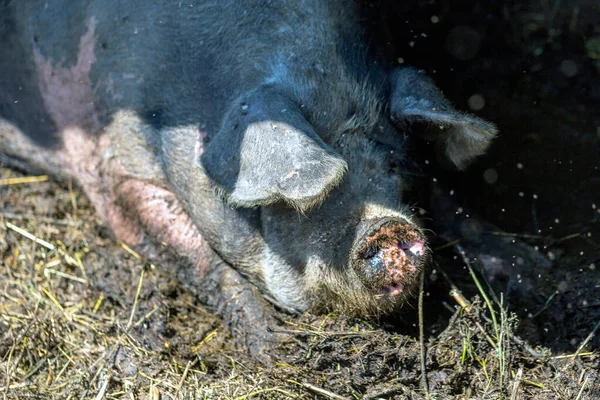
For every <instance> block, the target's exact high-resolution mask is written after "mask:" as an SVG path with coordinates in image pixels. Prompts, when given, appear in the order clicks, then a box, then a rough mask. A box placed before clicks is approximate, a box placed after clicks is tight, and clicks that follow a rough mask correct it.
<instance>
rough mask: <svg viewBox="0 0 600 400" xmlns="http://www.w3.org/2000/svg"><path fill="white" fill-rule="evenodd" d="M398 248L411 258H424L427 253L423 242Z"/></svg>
mask: <svg viewBox="0 0 600 400" xmlns="http://www.w3.org/2000/svg"><path fill="white" fill-rule="evenodd" d="M398 247H399V248H400V249H401V250H402V251H404V252H405V253H406V254H407V255H410V256H416V257H419V256H422V255H423V253H424V252H425V244H424V243H423V242H412V243H400V244H399V245H398Z"/></svg>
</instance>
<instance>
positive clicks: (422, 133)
mask: <svg viewBox="0 0 600 400" xmlns="http://www.w3.org/2000/svg"><path fill="white" fill-rule="evenodd" d="M289 79H290V80H291V81H287V82H285V83H284V84H272V83H268V84H264V85H261V86H259V87H257V88H254V89H252V90H250V91H249V92H247V93H244V94H243V95H241V96H240V97H239V98H237V99H235V101H233V104H232V106H231V108H230V109H229V110H228V113H227V114H226V116H225V118H224V122H223V124H222V126H221V128H220V130H219V131H218V132H217V133H216V134H215V135H214V136H213V137H212V138H211V139H210V141H208V143H206V145H205V146H203V149H202V150H201V151H200V152H197V153H195V154H194V156H193V157H188V158H185V157H181V155H182V154H184V153H185V148H186V147H187V148H191V147H193V146H194V145H196V147H197V143H195V142H196V140H197V139H194V140H192V141H189V140H186V139H185V138H184V137H182V136H185V133H181V134H178V133H177V132H171V134H170V135H168V138H165V137H163V139H166V140H165V143H166V146H164V150H165V156H166V163H165V165H166V168H167V170H168V175H169V176H170V177H171V180H172V181H174V182H175V184H174V186H175V188H176V189H175V190H176V191H177V188H185V190H184V191H179V192H178V197H179V198H181V199H183V201H184V203H185V204H186V208H187V209H188V210H189V211H190V215H191V216H192V218H194V219H195V221H196V222H197V224H198V225H199V226H203V227H205V228H204V230H205V232H206V231H208V232H210V233H208V237H209V238H210V239H209V240H210V241H211V244H212V246H213V247H214V248H215V249H216V250H217V252H218V253H219V254H220V255H221V256H222V257H223V258H224V259H225V260H227V261H228V262H230V263H231V264H233V265H235V266H236V267H237V268H238V269H239V270H240V271H242V273H243V274H244V275H246V276H247V277H249V278H250V280H252V281H253V282H254V283H255V284H256V285H257V286H259V287H260V288H261V289H262V290H263V291H264V292H265V293H268V294H269V295H270V296H272V297H273V298H274V299H275V300H276V301H278V302H279V303H280V304H282V305H284V306H285V307H287V308H289V309H294V310H297V311H304V310H307V309H313V310H323V309H331V308H337V309H342V310H343V311H345V312H349V313H356V314H360V315H378V314H380V313H382V312H390V311H392V310H396V309H398V308H400V307H401V306H402V305H403V304H405V303H406V300H407V298H408V296H410V295H411V294H412V292H413V290H414V289H415V286H416V282H417V281H418V277H419V273H420V271H421V270H422V268H423V267H424V265H425V263H426V261H427V259H428V247H427V243H426V239H425V236H424V235H423V233H422V232H421V230H420V228H419V225H418V221H417V220H416V218H415V216H414V215H413V214H414V213H413V212H412V211H411V209H410V208H409V207H408V206H406V205H405V204H403V203H402V191H403V188H404V187H405V186H406V185H407V182H406V175H403V168H404V166H405V165H406V163H407V157H410V155H407V154H406V150H407V148H408V139H409V136H414V137H417V138H418V137H421V138H422V139H423V140H432V141H434V142H435V143H436V145H437V147H438V148H439V150H440V153H441V154H442V156H443V157H445V159H446V160H447V161H448V162H450V163H452V164H453V165H454V166H456V167H457V168H463V167H464V166H465V165H466V164H467V163H468V162H469V161H470V160H471V159H473V158H474V157H476V156H478V155H480V154H482V153H483V152H484V151H485V150H486V149H487V147H488V145H489V143H490V141H491V139H492V137H493V136H494V135H495V129H494V127H493V126H492V125H491V124H489V123H486V122H483V121H481V120H479V119H477V118H476V117H473V116H470V115H466V114H463V113H460V112H458V111H456V110H454V109H453V108H452V107H451V106H450V104H449V103H448V102H447V100H445V99H444V97H443V96H442V95H441V93H440V91H439V89H437V88H436V87H435V85H434V84H433V82H432V81H431V80H430V79H429V78H428V77H427V76H426V75H425V74H424V73H423V71H419V70H416V69H413V68H402V69H397V70H394V71H393V72H392V73H391V74H390V75H389V78H388V79H387V80H385V81H384V82H385V83H384V84H382V85H381V86H380V87H377V86H370V85H369V84H368V82H364V81H363V80H358V81H353V80H350V79H347V80H341V81H338V85H337V86H336V88H335V89H331V90H330V91H328V93H327V92H325V91H322V92H320V93H319V95H318V96H317V99H310V98H303V97H302V96H303V93H304V92H305V91H304V90H299V87H301V85H305V84H306V83H303V82H302V81H300V82H295V81H294V80H293V78H289ZM322 84H323V85H324V84H325V83H324V82H323V83H322ZM307 104H310V106H307ZM411 126H417V127H419V129H418V130H416V131H413V132H410V127H411ZM170 154H173V156H169V155H170ZM197 188H203V189H202V192H201V193H198V191H197V190H195V189H197ZM206 188H210V193H207V190H206ZM215 196H217V197H218V198H215ZM207 199H211V200H210V203H215V204H217V205H218V206H217V207H214V206H207V204H208V203H209V201H207ZM223 206H225V207H223ZM219 220H220V222H218V223H215V221H219ZM232 221H235V223H234V222H232Z"/></svg>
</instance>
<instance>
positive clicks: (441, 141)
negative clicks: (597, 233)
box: [0, 0, 495, 316]
mask: <svg viewBox="0 0 600 400" xmlns="http://www.w3.org/2000/svg"><path fill="white" fill-rule="evenodd" d="M0 15H2V17H1V18H2V19H1V20H0V42H1V43H3V46H2V47H0V95H1V97H0V161H1V162H3V163H7V164H9V165H12V166H15V167H20V168H24V169H26V170H29V171H46V172H49V173H52V174H54V175H55V176H56V177H58V178H63V179H67V178H72V179H75V180H76V181H77V182H78V183H79V184H80V185H81V187H82V188H83V189H84V190H85V191H86V193H87V195H88V196H89V197H90V199H91V200H92V202H93V203H94V204H95V206H96V208H97V209H98V212H99V213H100V214H101V216H102V217H103V218H104V219H105V221H106V223H107V224H108V225H109V226H110V227H111V229H112V230H113V232H114V233H115V235H116V236H117V237H118V238H119V239H121V240H123V241H124V242H126V243H128V244H129V245H132V246H137V247H138V248H140V249H141V250H142V251H144V252H145V254H146V255H148V256H150V257H151V256H152V255H153V254H154V253H155V252H157V251H160V250H161V248H162V247H163V246H167V247H169V248H171V249H172V250H174V251H175V252H176V253H178V254H179V255H181V256H182V258H183V259H184V260H185V261H186V262H187V263H189V264H191V265H193V266H194V267H195V268H196V269H195V271H196V274H195V277H194V279H198V280H199V281H201V280H202V279H203V277H208V278H207V279H209V278H210V279H212V280H213V282H214V280H215V279H216V281H218V282H220V281H219V279H225V278H223V276H226V275H227V276H229V275H228V274H230V272H227V273H223V274H222V273H215V270H214V268H216V267H215V265H218V266H219V267H218V268H226V267H224V265H225V264H223V263H222V262H216V261H215V260H217V259H222V260H224V261H225V262H226V263H227V264H228V265H231V266H233V267H234V268H235V269H236V270H237V271H239V272H240V273H241V274H242V275H244V276H245V277H246V278H247V279H248V280H250V281H251V282H252V283H253V284H254V285H255V286H256V287H258V288H259V289H260V290H261V291H262V292H263V293H264V294H266V295H268V296H269V297H270V298H272V299H273V301H274V302H275V303H277V304H279V305H281V306H282V308H284V309H288V310H294V311H304V310H308V309H313V310H322V309H331V308H338V309H343V310H345V311H349V312H353V313H357V314H360V315H365V316H368V315H377V314H379V313H382V312H390V311H393V310H396V309H398V308H400V307H401V306H402V305H403V304H404V303H405V301H406V298H407V296H409V295H410V293H411V291H412V290H413V289H414V287H415V284H416V282H417V281H418V276H419V272H420V270H421V269H422V268H423V266H424V265H425V263H426V260H427V254H428V250H427V244H426V241H425V237H424V235H423V234H422V233H421V231H420V229H419V227H418V223H417V221H415V219H414V218H413V217H412V215H411V212H410V210H409V209H408V207H406V206H404V205H403V203H402V191H403V189H404V187H405V185H406V182H405V177H404V176H403V174H402V172H403V170H404V168H405V167H404V165H405V163H406V159H407V155H406V151H407V149H408V147H407V146H408V138H409V136H410V138H411V139H412V138H415V139H423V140H429V141H434V142H435V143H436V145H437V148H438V149H439V153H440V155H441V157H442V158H443V159H444V160H446V162H448V163H449V164H451V165H454V166H455V167H457V168H464V167H465V166H466V165H467V164H468V162H469V161H470V160H472V159H473V158H474V157H476V156H479V155H481V154H483V153H484V152H485V150H486V149H487V147H488V146H489V143H490V141H491V140H492V138H493V137H494V135H495V128H494V127H493V126H492V125H491V124H489V123H486V122H484V121H481V120H479V119H478V118H476V117H474V116H472V115H468V114H464V113H460V112H458V111H456V110H454V109H453V108H452V107H451V106H450V105H449V104H448V102H447V101H446V100H445V99H444V98H443V96H442V94H441V93H440V91H439V90H438V89H437V88H436V87H435V85H434V84H433V82H432V81H431V80H430V79H429V78H428V77H427V76H425V75H424V74H423V73H422V72H421V71H418V70H416V69H412V68H409V67H405V68H397V69H388V68H385V67H384V66H383V64H382V63H380V62H379V60H378V57H377V55H376V54H373V52H372V51H371V50H370V49H369V48H368V46H367V45H366V44H365V40H364V37H363V27H362V26H361V25H360V23H359V21H360V15H359V12H358V11H357V9H355V7H353V5H352V4H351V3H349V2H346V1H343V2H342V1H333V0H332V1H323V0H305V1H277V2H272V3H271V4H265V2H263V1H245V2H233V1H231V2H230V1H214V2H209V1H203V2H194V4H191V2H190V4H188V3H186V2H166V3H165V4H162V5H150V4H149V3H147V2H142V1H129V2H121V1H114V0H102V1H95V2H87V1H80V2H77V4H76V5H74V4H73V3H72V2H66V1H60V0H56V1H51V2H41V1H27V2H19V1H15V2H10V1H8V2H6V1H5V2H1V3H0ZM411 126H418V127H420V128H419V129H414V130H412V131H411V130H410V129H409V128H410V127H411ZM215 276H217V277H218V278H215ZM210 279H209V280H210ZM227 279H229V278H227ZM235 279H238V278H235ZM235 279H234V281H235V282H238V283H239V282H240V281H238V280H235ZM230 281H231V280H230ZM223 282H224V281H223ZM223 282H221V283H217V284H210V285H209V286H210V287H211V288H212V290H220V289H219V286H220V285H221V286H223V285H224V283H223ZM238 283H236V284H238ZM198 284H199V285H200V282H199V283H198ZM239 284H240V285H241V283H239ZM227 301H228V300H227V299H223V302H222V303H220V304H221V305H218V304H217V305H216V306H217V307H219V308H221V307H222V306H223V303H227ZM248 301H250V300H248ZM223 307H225V306H223ZM225 308H226V307H225ZM225 313H227V312H226V311H225Z"/></svg>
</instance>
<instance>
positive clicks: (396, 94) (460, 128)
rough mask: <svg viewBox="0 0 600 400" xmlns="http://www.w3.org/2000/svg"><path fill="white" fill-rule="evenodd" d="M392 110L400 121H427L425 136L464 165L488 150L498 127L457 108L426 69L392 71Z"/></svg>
mask: <svg viewBox="0 0 600 400" xmlns="http://www.w3.org/2000/svg"><path fill="white" fill-rule="evenodd" d="M391 82H392V88H391V99H390V111H391V116H392V119H393V120H394V121H396V122H398V123H409V124H410V123H415V122H416V123H425V124H426V125H427V128H426V132H425V134H424V136H423V137H424V139H426V140H433V141H435V142H436V144H437V145H438V146H439V147H440V148H441V150H442V152H443V154H444V155H445V157H446V158H447V159H448V160H449V161H450V162H452V164H454V166H456V168H458V169H463V168H464V167H466V166H467V164H468V163H469V162H470V161H471V160H472V159H474V158H475V157H477V156H479V155H481V154H483V153H485V151H486V150H487V148H488V147H489V145H490V143H491V141H492V139H493V138H494V136H496V133H497V130H496V127H495V126H494V125H493V124H491V123H489V122H486V121H484V120H482V119H480V118H477V117H476V116H474V115H471V114H467V113H463V112H460V111H457V110H455V109H454V108H453V107H452V106H451V105H450V103H449V102H448V100H447V99H446V98H445V97H444V95H443V94H442V92H441V91H440V89H438V88H437V86H435V84H434V83H433V81H432V80H431V78H429V77H428V76H427V75H425V73H424V71H421V70H417V69H414V68H399V69H397V70H395V71H394V72H393V73H392V76H391Z"/></svg>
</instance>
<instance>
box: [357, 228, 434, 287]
mask: <svg viewBox="0 0 600 400" xmlns="http://www.w3.org/2000/svg"><path fill="white" fill-rule="evenodd" d="M355 248H356V250H355V257H354V259H355V262H354V267H355V269H356V272H357V274H358V276H360V277H361V279H362V280H363V283H364V284H365V285H366V286H368V287H369V288H371V289H372V290H375V291H376V292H379V293H380V294H382V295H388V296H390V297H391V298H396V297H401V296H400V295H403V294H407V293H408V292H410V291H411V289H412V288H413V287H414V285H415V284H416V282H417V281H418V276H419V273H420V271H421V270H422V268H423V266H424V264H425V262H426V258H427V256H428V251H427V242H426V240H425V237H424V235H423V234H422V233H421V232H420V230H419V229H418V227H416V226H415V225H414V224H412V223H411V222H409V221H407V220H404V219H389V218H386V219H383V220H379V221H376V222H373V223H370V224H368V228H367V231H366V232H365V234H364V235H363V236H362V238H361V239H359V241H358V243H357V245H356V247H355Z"/></svg>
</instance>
